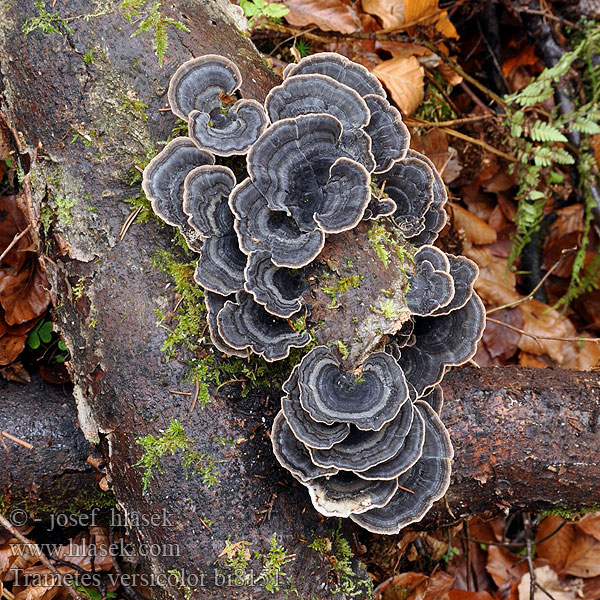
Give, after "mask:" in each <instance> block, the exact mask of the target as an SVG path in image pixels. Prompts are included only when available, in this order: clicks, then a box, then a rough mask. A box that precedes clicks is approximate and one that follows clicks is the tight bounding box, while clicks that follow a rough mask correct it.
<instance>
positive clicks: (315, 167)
mask: <svg viewBox="0 0 600 600" xmlns="http://www.w3.org/2000/svg"><path fill="white" fill-rule="evenodd" d="M241 82H242V79H241V74H240V71H239V69H238V68H237V67H236V66H235V65H234V64H233V63H232V62H231V61H229V60H228V59H226V58H224V57H222V56H214V55H208V56H203V57H200V58H196V59H194V60H191V61H188V62H187V63H185V64H184V65H182V66H181V67H180V68H179V69H178V70H177V72H176V73H175V75H174V76H173V78H172V80H171V84H170V86H169V92H168V99H169V103H170V105H171V109H172V111H173V112H174V113H175V114H176V115H177V116H179V117H180V118H182V119H184V120H186V121H187V123H188V128H189V137H179V138H176V139H174V140H173V141H171V142H169V143H168V144H167V145H166V146H165V148H164V149H163V150H162V152H160V154H158V156H156V157H155V158H154V159H153V160H152V161H151V162H150V163H149V165H148V166H147V167H146V169H145V171H144V180H143V188H144V191H145V193H146V195H147V197H148V198H149V199H150V201H151V203H152V206H153V209H154V211H155V212H156V214H157V215H158V216H159V217H161V218H162V219H163V220H164V221H165V222H167V223H169V224H171V225H173V226H176V227H178V228H179V229H180V231H181V233H182V234H183V235H184V237H185V239H186V240H187V242H188V245H189V246H190V249H191V250H193V251H194V252H197V253H198V254H199V258H198V262H197V268H196V271H195V280H196V281H197V283H198V284H199V285H201V286H202V287H203V288H204V289H205V291H206V293H205V300H206V305H207V311H208V314H207V320H208V328H209V332H210V336H211V339H212V341H213V343H214V345H215V347H216V348H217V349H218V350H219V351H220V352H223V353H225V354H229V355H236V356H241V357H244V356H247V355H248V353H250V352H252V353H255V354H257V355H259V356H261V357H262V358H264V359H265V360H266V361H277V360H281V359H284V358H286V357H287V356H288V355H289V353H290V350H291V349H292V348H304V347H306V346H308V345H309V344H310V343H311V342H313V347H312V349H310V350H309V351H307V350H305V351H304V355H303V357H302V358H301V360H300V361H299V362H297V364H296V365H295V367H294V368H293V370H292V372H291V374H290V376H289V379H288V380H287V381H286V382H285V383H284V385H283V392H284V396H283V398H282V400H281V410H280V412H279V413H278V415H277V416H276V418H275V421H274V423H273V429H272V432H271V439H272V443H273V449H274V452H275V456H276V457H277V460H278V461H279V462H280V463H281V465H282V466H283V467H285V468H286V469H287V470H289V471H290V473H291V474H292V475H293V476H294V477H295V478H296V479H297V480H298V481H299V482H300V483H302V484H303V485H304V486H306V487H307V488H308V491H309V494H310V497H311V500H312V502H313V504H314V506H315V508H316V509H317V510H318V511H319V512H320V513H322V514H323V515H327V516H342V517H350V518H351V519H353V520H354V521H356V522H357V523H358V524H360V525H361V526H362V527H364V528H366V529H368V530H370V531H373V532H378V533H395V532H398V531H399V530H400V529H401V528H402V527H404V526H405V525H407V524H408V523H411V522H414V521H417V520H419V519H420V518H422V516H423V515H424V514H425V513H426V512H427V510H429V508H430V507H431V505H432V503H433V502H434V501H435V500H437V499H439V498H440V497H441V496H443V494H444V493H445V492H446V489H447V487H448V484H449V477H450V463H451V460H452V457H453V450H452V445H451V443H450V439H449V436H448V433H447V431H446V429H445V427H444V425H443V423H442V421H441V420H440V417H439V413H440V410H441V408H442V403H443V399H442V391H441V388H440V386H439V383H440V381H441V379H442V377H443V375H444V372H445V370H446V369H447V368H449V367H451V366H456V365H460V364H462V363H464V362H466V361H467V360H469V359H470V358H471V357H472V356H473V354H474V353H475V348H476V345H477V342H478V340H479V339H480V338H481V335H482V333H483V324H484V309H483V304H482V302H481V300H480V299H479V298H478V296H477V295H476V294H475V292H474V290H473V284H474V281H475V279H476V277H477V274H478V271H477V267H476V265H475V264H474V263H473V262H472V261H470V260H468V259H466V258H464V257H461V256H452V255H448V254H446V253H444V252H443V251H441V250H439V249H438V248H436V247H435V246H433V245H432V243H433V242H434V241H435V239H436V238H437V236H438V233H439V232H440V231H441V229H442V228H443V226H444V225H445V223H446V212H445V210H444V204H445V202H446V199H447V196H446V190H445V187H444V184H443V181H442V179H441V177H440V175H439V174H438V173H437V171H436V170H435V167H434V166H433V164H432V163H431V161H429V159H427V158H426V157H425V156H423V155H421V154H419V153H418V152H415V151H414V150H411V149H409V142H410V136H409V132H408V130H407V128H406V126H405V125H404V123H403V122H402V118H401V115H400V113H399V112H398V110H397V109H396V108H394V107H393V106H391V105H390V103H389V102H388V100H387V97H386V93H385V90H384V89H383V87H382V86H381V84H380V83H379V81H378V80H377V79H376V78H375V77H374V76H373V75H372V74H371V73H370V72H369V71H368V70H367V69H365V68H364V67H362V66H360V65H357V64H355V63H353V62H351V61H349V60H348V59H346V58H345V57H343V56H340V55H338V54H334V53H322V54H316V55H314V56H310V57H307V58H304V59H302V60H301V61H300V62H299V63H298V64H295V65H290V66H288V68H286V70H285V71H284V81H283V82H282V84H281V85H279V86H277V87H275V88H273V89H272V90H271V91H270V92H269V94H268V96H267V98H266V100H265V103H264V105H261V104H260V103H258V102H256V101H255V100H249V99H244V98H241V97H240V94H239V89H240V85H241ZM232 155H239V156H245V165H244V166H243V167H240V168H238V169H237V171H236V172H235V173H234V171H233V170H231V169H230V168H229V167H227V166H223V165H218V164H216V158H215V157H216V156H221V157H229V156H232ZM238 163H239V164H241V161H238ZM238 163H234V162H232V161H229V162H228V164H229V165H230V166H231V165H233V164H238ZM298 323H301V324H302V325H301V326H299V325H298Z"/></svg>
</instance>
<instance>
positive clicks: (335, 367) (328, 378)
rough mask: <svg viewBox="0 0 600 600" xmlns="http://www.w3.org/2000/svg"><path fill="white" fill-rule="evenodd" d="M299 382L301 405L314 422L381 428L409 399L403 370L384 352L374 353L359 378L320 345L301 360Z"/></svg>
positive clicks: (373, 428) (366, 428)
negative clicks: (344, 370) (343, 369)
mask: <svg viewBox="0 0 600 600" xmlns="http://www.w3.org/2000/svg"><path fill="white" fill-rule="evenodd" d="M299 383H300V402H301V403H302V408H304V410H306V411H307V412H308V413H309V414H310V416H311V417H312V418H313V419H314V420H315V421H319V422H321V423H327V424H328V425H331V424H333V423H338V422H346V423H351V424H354V425H356V427H358V428H359V429H363V430H379V429H381V428H382V427H383V426H384V425H385V423H388V422H389V421H391V420H392V419H393V418H394V417H395V416H396V415H397V414H398V411H399V410H400V408H401V406H402V405H403V404H404V403H405V402H406V400H407V398H408V389H407V387H406V381H405V379H404V373H403V372H402V369H401V368H400V367H399V366H398V363H397V362H396V361H395V359H394V358H393V357H392V356H390V355H389V354H386V353H385V352H375V353H373V354H371V355H370V356H369V358H367V360H366V361H365V362H364V364H363V373H362V376H361V378H360V379H357V378H356V376H355V375H353V374H352V373H346V372H343V371H342V370H341V369H340V365H339V363H338V361H337V359H336V357H335V355H334V354H333V352H332V351H331V349H330V348H328V347H327V346H317V347H316V348H313V349H312V350H311V351H310V352H309V353H308V354H307V355H306V356H304V358H303V359H302V362H301V363H300V370H299Z"/></svg>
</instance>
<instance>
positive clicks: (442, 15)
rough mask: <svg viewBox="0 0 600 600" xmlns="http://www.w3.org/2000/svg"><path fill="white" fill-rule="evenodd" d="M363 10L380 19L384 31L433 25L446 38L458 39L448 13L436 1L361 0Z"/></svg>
mask: <svg viewBox="0 0 600 600" xmlns="http://www.w3.org/2000/svg"><path fill="white" fill-rule="evenodd" d="M362 5H363V9H364V10H365V11H366V12H368V13H371V14H372V15H375V16H377V17H379V18H380V19H381V22H382V23H383V28H384V30H392V29H401V28H404V27H407V26H412V25H420V26H429V25H433V26H434V27H435V29H437V31H439V32H440V33H442V34H443V35H444V36H446V37H451V38H455V39H458V37H459V36H458V33H457V32H456V28H455V27H454V25H452V22H451V21H450V19H448V13H447V12H446V11H445V10H440V8H439V7H438V3H437V0H362Z"/></svg>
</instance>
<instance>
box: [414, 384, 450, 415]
mask: <svg viewBox="0 0 600 600" xmlns="http://www.w3.org/2000/svg"><path fill="white" fill-rule="evenodd" d="M419 402H427V404H429V406H431V408H433V410H435V412H436V413H437V414H438V415H439V414H440V413H441V412H442V407H443V406H444V392H443V390H442V386H440V385H434V386H433V387H432V388H431V390H430V391H428V392H427V393H426V394H425V395H424V396H421V397H420V398H419Z"/></svg>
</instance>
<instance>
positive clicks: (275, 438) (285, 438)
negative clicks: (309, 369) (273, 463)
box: [271, 411, 337, 483]
mask: <svg viewBox="0 0 600 600" xmlns="http://www.w3.org/2000/svg"><path fill="white" fill-rule="evenodd" d="M271 443H272V444H273V452H274V453H275V458H277V460H278V461H279V463H280V464H281V466H282V467H285V468H286V469H287V470H288V471H289V472H290V473H291V474H292V475H293V476H294V477H296V478H297V479H299V480H300V481H301V482H302V483H306V482H307V481H309V480H311V479H315V478H316V477H323V476H324V475H326V476H330V475H335V473H337V470H336V469H323V468H322V467H317V466H316V465H315V464H313V463H312V462H311V460H310V456H309V455H308V451H307V449H306V448H305V447H304V446H303V444H302V443H301V442H299V441H298V440H297V439H296V438H295V437H294V434H293V433H292V430H291V429H290V428H289V426H288V424H287V422H286V420H285V418H284V416H283V413H282V412H281V411H279V412H278V413H277V416H276V417H275V420H274V421H273V427H272V429H271Z"/></svg>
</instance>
